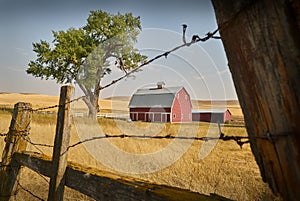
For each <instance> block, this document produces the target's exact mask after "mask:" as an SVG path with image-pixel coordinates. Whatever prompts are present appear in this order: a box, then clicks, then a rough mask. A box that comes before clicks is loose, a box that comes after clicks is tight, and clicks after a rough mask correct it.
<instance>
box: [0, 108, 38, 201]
mask: <svg viewBox="0 0 300 201" xmlns="http://www.w3.org/2000/svg"><path fill="white" fill-rule="evenodd" d="M31 116H32V112H31V104H30V103H22V102H19V103H17V104H15V106H14V111H13V115H12V120H11V122H10V127H9V132H8V135H7V137H6V138H5V141H6V144H5V148H4V150H3V154H2V162H1V166H2V167H1V170H0V178H1V180H0V200H1V201H4V200H9V199H10V196H11V195H13V193H14V190H15V187H16V185H15V183H16V181H17V179H18V174H19V170H20V165H19V164H17V163H16V162H15V161H14V160H13V154H14V153H15V152H22V151H25V150H26V146H27V141H26V139H25V138H26V135H28V133H29V129H30V122H31Z"/></svg>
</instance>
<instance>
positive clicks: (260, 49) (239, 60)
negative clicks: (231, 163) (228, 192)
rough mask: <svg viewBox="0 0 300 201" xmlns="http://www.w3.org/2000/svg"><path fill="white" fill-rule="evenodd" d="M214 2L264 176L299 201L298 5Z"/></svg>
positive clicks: (289, 1) (283, 0)
mask: <svg viewBox="0 0 300 201" xmlns="http://www.w3.org/2000/svg"><path fill="white" fill-rule="evenodd" d="M212 2H213V5H214V9H215V13H216V17H217V21H218V25H219V27H220V28H221V29H220V34H221V37H222V41H223V44H224V48H225V51H226V55H227V58H228V64H229V68H230V71H231V73H232V77H233V81H234V83H235V87H236V91H237V94H238V97H239V101H240V104H241V107H242V109H243V113H244V116H245V121H246V126H247V130H248V134H249V136H250V137H251V138H250V141H251V148H252V151H253V153H254V156H255V159H256V161H257V163H258V165H259V167H260V170H261V174H262V177H263V179H264V180H265V181H266V182H268V183H269V185H270V187H271V188H272V190H273V191H274V192H279V193H280V194H281V195H282V196H283V198H284V200H300V191H299V187H300V154H299V153H300V115H299V111H300V87H299V86H300V79H299V78H300V59H299V58H300V40H299V35H300V9H299V8H300V2H299V0H274V1H273V0H238V1H237V0H227V1H222V0H212ZM260 138H265V139H260Z"/></svg>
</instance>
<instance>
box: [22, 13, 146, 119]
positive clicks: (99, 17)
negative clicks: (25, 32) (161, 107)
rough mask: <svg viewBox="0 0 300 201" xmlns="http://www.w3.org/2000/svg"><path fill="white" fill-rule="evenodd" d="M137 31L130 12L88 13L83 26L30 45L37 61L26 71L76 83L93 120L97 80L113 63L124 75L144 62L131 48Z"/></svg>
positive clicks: (139, 26) (109, 69) (138, 29)
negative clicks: (114, 13)
mask: <svg viewBox="0 0 300 201" xmlns="http://www.w3.org/2000/svg"><path fill="white" fill-rule="evenodd" d="M140 30H141V24H140V18H139V17H133V16H132V14H131V13H126V14H125V15H122V14H120V13H118V14H117V15H112V14H109V13H107V12H104V11H100V10H99V11H91V12H90V15H89V17H88V19H87V24H86V25H85V26H84V27H82V28H78V29H75V28H70V29H68V30H67V31H57V32H56V31H53V37H54V40H53V41H52V43H49V42H47V41H42V40H41V41H40V42H37V43H33V51H34V52H35V53H36V56H37V58H36V59H35V60H33V61H30V63H29V64H28V66H29V68H28V69H27V70H26V72H27V73H28V74H31V75H33V76H35V77H39V78H41V79H54V80H56V81H57V82H58V83H77V84H78V85H79V87H80V88H81V90H82V91H83V92H84V94H85V95H86V98H85V99H84V101H85V103H86V104H87V106H88V107H89V111H90V114H91V115H90V116H94V117H95V114H96V112H95V111H98V98H99V93H100V88H101V87H100V81H101V78H102V77H104V76H105V75H107V74H109V73H110V72H111V66H112V64H113V63H114V65H115V66H116V67H118V68H119V69H120V70H122V71H123V72H124V73H127V71H128V70H130V69H134V68H136V67H138V66H139V64H140V63H143V62H145V61H146V56H143V55H141V54H140V53H139V52H138V51H137V50H136V49H135V48H134V46H133V44H134V43H135V42H136V40H137V35H138V34H139V32H140Z"/></svg>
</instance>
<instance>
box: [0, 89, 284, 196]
mask: <svg viewBox="0 0 300 201" xmlns="http://www.w3.org/2000/svg"><path fill="white" fill-rule="evenodd" d="M18 101H26V102H31V103H32V105H33V108H38V107H46V106H50V105H55V104H57V102H58V97H52V96H46V95H36V94H33V95H32V94H30V95H29V94H26V95H21V94H0V108H12V107H13V104H14V103H16V102H18ZM198 103H199V104H198V105H199V107H203V108H209V107H210V105H211V104H210V103H209V101H208V102H207V101H205V102H203V101H198ZM127 104H128V99H127V100H126V99H124V97H123V98H122V99H113V100H110V99H106V100H101V101H100V107H101V109H102V111H104V112H109V111H111V110H114V111H123V112H126V111H127ZM193 104H195V101H194V102H193ZM213 105H215V104H213ZM75 107H76V108H77V109H80V108H82V107H83V103H82V102H79V103H78V104H76V105H75ZM220 107H221V106H220ZM227 107H228V108H229V110H230V111H231V113H232V115H233V117H234V118H238V119H241V118H243V116H242V112H241V109H240V107H239V104H238V102H237V101H229V102H227ZM52 110H53V109H52ZM55 110H56V109H55ZM10 120H11V114H10V113H9V112H7V111H0V132H1V133H6V132H7V131H8V127H9V123H10ZM55 123H56V115H55V114H47V115H46V114H34V116H33V120H32V124H31V131H30V138H31V140H32V142H35V143H44V144H53V141H54V135H55ZM99 125H100V126H101V127H102V129H103V131H104V133H106V134H110V135H116V134H121V133H126V134H130V133H137V132H140V130H143V133H141V134H145V133H146V134H147V132H149V130H150V128H151V129H159V133H158V135H166V134H171V135H177V134H178V130H179V129H180V128H181V129H183V130H184V131H185V132H187V133H188V132H189V131H196V133H197V136H199V137H200V136H205V135H206V132H207V130H208V128H209V124H208V123H203V122H200V123H199V124H198V123H189V124H165V125H163V124H159V123H152V124H151V125H150V123H143V122H126V121H122V120H112V119H99ZM222 131H223V132H224V133H225V134H228V135H243V136H246V135H247V133H246V130H245V128H244V127H230V126H229V127H224V128H223V129H222ZM78 141H79V137H78V135H77V131H76V129H75V127H74V126H73V127H72V132H71V142H70V144H74V143H76V142H78ZM110 142H111V143H112V144H113V145H115V146H116V147H118V148H119V149H121V150H124V151H125V152H128V153H135V154H144V153H152V152H155V151H159V150H161V149H162V148H164V147H165V146H167V145H168V144H169V143H171V142H172V139H137V138H123V139H118V138H113V139H110ZM203 144H204V142H203V141H193V142H192V145H191V146H190V147H189V149H188V150H187V151H186V152H185V153H184V154H183V155H182V157H180V158H179V159H178V160H177V161H175V162H174V163H173V164H172V165H171V166H169V167H167V168H163V169H161V170H159V171H157V172H154V173H148V174H134V175H130V176H134V177H139V178H142V179H145V180H149V181H153V182H156V183H161V184H167V185H171V186H176V187H180V188H185V189H190V190H192V191H195V192H199V193H203V194H210V193H216V194H218V195H221V196H224V197H226V198H230V199H233V200H280V199H279V198H278V197H276V196H274V195H273V194H272V192H271V191H270V189H269V188H268V185H267V184H265V183H263V181H262V178H261V176H260V173H259V169H258V166H257V164H256V162H255V160H254V157H253V155H252V152H251V149H250V146H249V144H245V145H244V146H243V148H242V149H241V148H240V147H239V146H238V145H237V144H236V143H235V142H231V141H226V142H223V141H218V142H217V145H216V146H215V147H214V149H213V150H212V152H211V153H210V154H209V155H208V156H207V157H206V158H204V159H203V160H200V159H199V150H200V148H201V147H202V146H203ZM3 147H4V139H3V137H0V155H1V154H2V151H1V150H2V149H3ZM27 149H28V151H34V152H41V153H44V154H47V155H51V153H52V148H47V147H36V146H33V145H30V144H29V145H28V148H27ZM68 159H69V160H71V161H74V162H77V163H81V164H84V165H88V166H91V167H96V168H98V169H100V170H107V171H114V170H112V169H109V168H107V167H105V166H104V165H103V164H100V163H99V162H97V160H96V159H94V158H93V157H92V156H91V155H90V154H89V153H88V151H87V150H86V149H85V147H84V145H82V144H81V145H79V146H76V147H74V148H71V149H70V151H69V155H68ZM111 160H117V159H115V158H112V159H111ZM119 174H125V173H119ZM48 181H49V180H48V179H47V178H43V177H41V176H40V175H38V174H37V173H35V172H33V171H31V170H29V169H26V168H24V169H22V171H21V179H20V183H21V184H22V186H24V187H25V188H26V189H29V190H30V191H32V192H33V193H35V194H36V195H38V196H40V197H41V198H43V199H46V198H47V190H48ZM13 200H34V198H33V197H32V196H31V195H30V194H28V193H27V192H25V191H23V190H20V191H19V192H18V194H17V195H16V196H15V197H14V198H13ZM65 200H92V199H90V198H88V197H87V196H84V195H82V194H80V193H78V192H75V191H73V190H71V189H69V188H67V189H66V193H65Z"/></svg>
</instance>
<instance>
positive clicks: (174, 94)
mask: <svg viewBox="0 0 300 201" xmlns="http://www.w3.org/2000/svg"><path fill="white" fill-rule="evenodd" d="M162 85H163V84H161V83H160V84H159V83H158V84H157V88H150V89H138V90H137V91H136V92H135V93H134V94H133V95H132V97H131V100H130V102H129V105H128V107H129V110H130V118H131V119H132V120H133V121H137V120H141V121H158V122H187V121H191V108H192V104H191V101H190V96H189V94H188V93H187V91H186V90H185V89H184V87H168V88H165V87H162Z"/></svg>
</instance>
